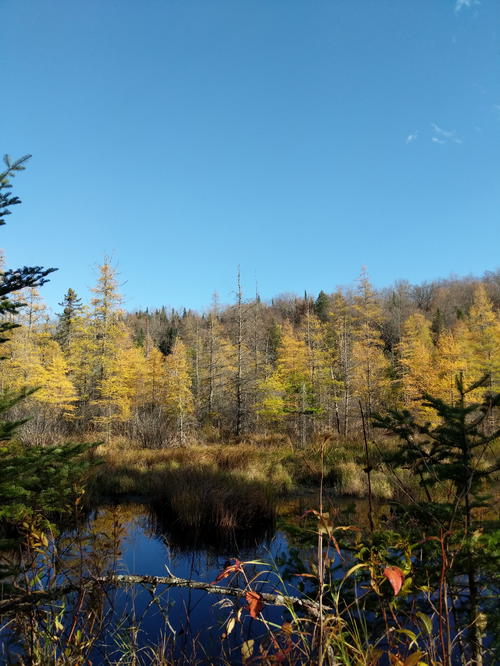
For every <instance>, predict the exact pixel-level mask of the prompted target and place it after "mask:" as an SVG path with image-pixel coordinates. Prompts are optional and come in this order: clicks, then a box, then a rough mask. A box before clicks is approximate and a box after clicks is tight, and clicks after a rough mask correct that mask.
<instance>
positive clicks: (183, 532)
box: [149, 504, 275, 557]
mask: <svg viewBox="0 0 500 666" xmlns="http://www.w3.org/2000/svg"><path fill="white" fill-rule="evenodd" d="M149 527H150V529H151V531H152V533H153V534H154V535H155V536H157V537H159V538H161V539H162V540H163V541H164V542H165V543H166V545H167V546H168V547H169V549H170V550H171V551H172V552H173V553H175V552H176V551H179V552H185V551H199V550H203V551H206V552H207V553H208V554H213V555H215V556H216V555H223V556H228V555H235V554H239V555H240V556H242V557H244V556H245V553H247V554H253V553H254V552H255V549H256V547H258V546H259V545H260V544H262V543H263V542H268V541H269V540H270V539H271V538H272V536H273V535H274V530H275V516H274V512H269V513H268V514H267V515H263V516H261V520H260V521H259V523H258V524H257V523H253V524H251V525H249V526H248V527H243V526H242V527H234V528H231V527H227V528H224V527H220V526H214V525H213V524H211V523H210V522H208V521H206V522H205V521H202V522H201V523H200V524H198V525H195V526H192V525H186V523H185V522H184V520H183V518H182V516H179V515H178V514H175V513H174V512H173V511H172V510H171V509H170V508H169V506H168V505H165V504H153V505H152V506H151V508H150V511H149Z"/></svg>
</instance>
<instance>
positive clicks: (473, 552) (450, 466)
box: [374, 373, 500, 664]
mask: <svg viewBox="0 0 500 666" xmlns="http://www.w3.org/2000/svg"><path fill="white" fill-rule="evenodd" d="M489 384H490V378H489V377H488V375H485V376H484V377H482V378H480V379H479V380H478V381H477V382H475V383H473V384H471V385H469V386H468V387H466V386H465V384H464V379H463V374H462V373H461V374H459V375H457V377H456V391H457V395H458V400H457V401H456V403H455V404H450V403H449V402H445V401H444V400H441V399H440V398H437V397H435V396H432V395H430V394H429V393H423V395H422V400H423V403H424V405H425V407H427V408H428V409H429V410H433V411H434V412H435V413H436V419H433V420H434V422H435V423H437V425H432V424H431V422H428V421H427V422H421V421H418V420H416V419H415V417H414V416H413V415H412V414H411V413H410V412H409V411H408V410H404V411H392V412H390V413H389V414H388V415H387V416H380V415H375V416H374V425H375V426H376V427H379V428H384V429H386V430H388V431H390V432H392V433H395V434H396V435H398V437H399V438H400V441H401V444H400V447H399V451H398V452H397V454H396V455H395V456H393V457H392V459H391V460H390V461H391V462H392V463H393V464H396V465H399V466H403V467H407V468H410V469H411V470H412V471H413V473H415V474H416V475H417V476H418V477H419V479H420V483H421V485H422V487H423V489H424V492H425V496H426V501H425V502H423V503H420V504H418V503H416V513H415V515H416V516H417V518H419V519H420V520H421V521H422V524H423V531H424V533H426V532H427V533H428V530H429V528H430V529H432V523H433V522H434V526H435V527H436V528H438V530H439V531H440V533H441V534H443V533H447V534H454V538H455V541H456V543H457V544H458V545H457V552H456V553H455V554H454V555H453V556H452V557H451V556H450V557H449V561H450V564H449V566H450V567H451V572H450V576H451V580H453V579H454V578H455V577H457V576H460V575H465V576H466V577H467V582H468V593H469V599H468V607H469V630H470V643H471V645H472V663H475V664H480V663H482V657H481V655H482V645H481V643H482V629H481V627H482V625H483V622H482V621H481V618H480V608H479V599H480V589H479V581H478V578H477V563H478V559H479V558H480V556H481V545H480V539H479V533H475V532H474V529H475V520H474V518H475V515H474V510H475V509H477V508H479V507H485V506H488V505H489V501H488V497H487V496H486V495H485V493H484V491H485V489H486V487H487V486H488V485H489V484H491V483H492V482H493V479H494V474H495V473H496V472H497V471H498V470H499V469H500V464H499V461H498V460H496V461H492V462H491V463H490V464H485V457H486V456H485V454H486V452H487V451H488V450H489V448H490V444H491V443H492V442H493V441H494V440H496V439H497V438H498V437H499V436H500V429H496V430H493V431H492V430H491V429H489V428H487V427H485V426H486V424H487V419H488V418H489V417H490V415H491V413H492V411H493V410H494V409H496V408H498V407H499V406H500V393H496V394H495V393H490V392H487V393H486V394H484V395H483V398H482V399H481V401H480V402H470V400H468V396H471V395H474V394H477V390H478V389H481V388H485V387H487V386H488V385H489ZM446 486H448V487H449V489H448V492H447V501H446V502H443V501H442V500H441V501H439V500H440V498H439V496H438V495H439V492H440V491H441V490H442V488H443V487H446ZM434 490H436V493H435V492H434ZM460 518H461V519H462V521H463V522H462V525H461V530H462V532H461V533H458V531H459V528H460V524H459V519H460ZM496 557H497V559H498V553H497V554H496Z"/></svg>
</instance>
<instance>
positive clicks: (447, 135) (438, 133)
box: [431, 123, 462, 143]
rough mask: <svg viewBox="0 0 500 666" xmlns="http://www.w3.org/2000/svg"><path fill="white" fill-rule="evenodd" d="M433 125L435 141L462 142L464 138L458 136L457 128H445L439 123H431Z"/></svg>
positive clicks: (433, 139) (433, 138)
mask: <svg viewBox="0 0 500 666" xmlns="http://www.w3.org/2000/svg"><path fill="white" fill-rule="evenodd" d="M431 127H432V132H433V136H432V141H433V143H448V141H451V142H452V143H462V139H461V138H460V137H458V136H457V133H456V132H455V130H445V129H443V128H442V127H439V125H436V123H431Z"/></svg>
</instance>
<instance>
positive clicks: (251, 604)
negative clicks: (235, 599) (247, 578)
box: [245, 590, 264, 618]
mask: <svg viewBox="0 0 500 666" xmlns="http://www.w3.org/2000/svg"><path fill="white" fill-rule="evenodd" d="M245 599H246V600H247V603H248V610H249V611H250V616H251V617H254V618H257V617H258V616H259V613H260V612H261V610H262V609H263V608H264V602H263V601H262V595H261V594H259V593H258V592H254V590H248V592H246V593H245Z"/></svg>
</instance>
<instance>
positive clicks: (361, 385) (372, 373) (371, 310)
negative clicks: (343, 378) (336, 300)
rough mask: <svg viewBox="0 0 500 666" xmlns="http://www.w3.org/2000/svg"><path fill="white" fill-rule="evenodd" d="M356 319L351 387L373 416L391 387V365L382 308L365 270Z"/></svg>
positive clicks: (368, 413)
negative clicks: (383, 331)
mask: <svg viewBox="0 0 500 666" xmlns="http://www.w3.org/2000/svg"><path fill="white" fill-rule="evenodd" d="M353 318H354V331H353V335H354V343H353V346H352V357H353V376H352V384H353V389H354V392H355V394H356V396H357V397H358V399H359V400H361V401H362V402H363V403H364V405H365V409H366V412H367V415H368V416H370V415H371V413H372V411H373V409H374V408H375V407H376V406H377V404H380V403H381V402H383V401H384V398H385V396H386V393H387V390H388V388H389V363H388V361H387V359H386V357H385V355H384V343H383V340H382V336H381V327H382V308H381V307H380V304H379V303H378V301H377V297H376V294H375V291H374V290H373V287H372V285H371V283H370V280H369V279H368V274H367V273H366V271H365V269H363V270H362V272H361V275H360V277H359V280H358V289H357V293H356V295H355V298H354V305H353Z"/></svg>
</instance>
